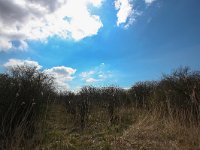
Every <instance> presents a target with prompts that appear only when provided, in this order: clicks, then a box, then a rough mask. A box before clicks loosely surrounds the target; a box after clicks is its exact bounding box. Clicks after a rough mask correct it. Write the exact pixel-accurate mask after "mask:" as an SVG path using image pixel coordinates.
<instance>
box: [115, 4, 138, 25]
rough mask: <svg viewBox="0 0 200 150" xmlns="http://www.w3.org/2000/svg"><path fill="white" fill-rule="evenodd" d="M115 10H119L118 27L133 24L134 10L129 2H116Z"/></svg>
mask: <svg viewBox="0 0 200 150" xmlns="http://www.w3.org/2000/svg"><path fill="white" fill-rule="evenodd" d="M115 9H116V10H118V12H117V26H119V25H120V24H131V23H132V22H133V14H134V9H133V5H132V4H131V3H130V1H129V0H115Z"/></svg>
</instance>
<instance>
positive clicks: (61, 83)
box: [3, 59, 76, 90]
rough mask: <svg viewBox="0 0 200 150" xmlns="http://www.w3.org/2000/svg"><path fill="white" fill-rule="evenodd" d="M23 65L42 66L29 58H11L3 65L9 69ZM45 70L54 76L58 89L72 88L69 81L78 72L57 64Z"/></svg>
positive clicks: (39, 67) (38, 67)
mask: <svg viewBox="0 0 200 150" xmlns="http://www.w3.org/2000/svg"><path fill="white" fill-rule="evenodd" d="M22 65H26V66H31V67H33V66H35V67H36V68H37V69H41V68H42V66H41V65H40V64H39V63H38V62H37V61H33V60H28V59H25V60H24V59H9V60H8V61H7V62H6V63H5V64H3V66H4V67H5V68H8V69H9V68H13V67H16V66H22ZM43 72H44V73H46V74H48V75H50V76H52V77H53V78H54V81H55V87H56V88H57V90H67V89H68V88H70V86H69V82H70V81H72V80H73V79H74V76H73V75H74V74H75V73H76V69H73V68H70V67H65V66H57V67H52V68H50V69H45V70H43Z"/></svg>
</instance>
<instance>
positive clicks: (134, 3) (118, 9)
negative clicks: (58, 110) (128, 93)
mask: <svg viewBox="0 0 200 150" xmlns="http://www.w3.org/2000/svg"><path fill="white" fill-rule="evenodd" d="M61 4H62V5H61ZM0 5H1V6H0V14H1V15H0V29H1V30H0V71H1V72H3V71H5V69H7V68H9V67H10V66H14V65H16V64H19V65H20V64H24V63H25V64H28V65H36V66H38V68H39V69H42V70H44V71H45V72H46V73H49V74H51V75H53V76H54V77H55V78H56V82H57V84H58V85H59V87H60V88H62V89H64V88H66V89H78V88H80V87H81V86H84V85H95V86H107V85H111V84H115V85H119V86H121V87H124V88H126V87H130V86H131V85H133V84H134V83H135V82H137V81H145V80H156V79H159V78H160V77H161V75H162V73H170V72H171V70H172V69H175V68H177V67H179V66H189V67H191V68H192V69H196V70H199V69H200V59H199V58H198V57H199V56H200V1H199V0H190V1H189V0H177V1H176V2H174V0H167V1H166V0H82V1H81V0H73V1H72V0H69V1H68V2H65V0H58V1H53V0H49V1H48V3H46V2H45V1H42V0H41V1H39V0H34V1H31V2H29V1H24V0H22V3H18V2H17V1H16V0H8V1H3V0H0ZM12 6H13V7H12ZM16 6H17V7H19V8H21V9H20V10H21V11H19V9H16ZM25 6H26V7H25ZM27 6H28V7H27ZM25 8H26V9H25ZM27 8H29V9H27ZM67 8H71V10H68V9H67ZM15 9H16V10H15ZM66 9H67V11H66ZM35 10H37V12H41V13H35V12H36V11H35ZM24 12H27V13H26V14H27V15H24ZM13 14H15V15H16V16H15V17H14V18H13V17H12V16H13ZM41 20H42V21H41ZM10 22H12V23H13V24H12V25H11V24H10Z"/></svg>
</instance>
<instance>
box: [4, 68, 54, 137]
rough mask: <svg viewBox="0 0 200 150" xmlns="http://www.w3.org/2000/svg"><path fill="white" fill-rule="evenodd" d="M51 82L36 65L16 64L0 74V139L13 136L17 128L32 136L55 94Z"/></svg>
mask: <svg viewBox="0 0 200 150" xmlns="http://www.w3.org/2000/svg"><path fill="white" fill-rule="evenodd" d="M52 85H53V79H52V78H51V77H49V76H47V75H45V74H44V73H43V72H41V71H39V70H38V69H37V68H36V67H30V66H18V67H14V68H10V69H9V72H8V73H5V74H0V123H1V126H0V140H5V139H7V138H9V137H12V136H13V135H14V134H15V132H16V130H17V129H19V128H21V129H23V132H25V133H24V134H25V135H26V136H31V134H32V133H33V132H34V124H35V123H36V120H37V118H38V116H39V115H40V114H41V113H42V110H44V109H45V107H46V104H47V101H48V100H49V99H50V97H52V95H53V94H54V89H53V86H52ZM25 129H26V130H25Z"/></svg>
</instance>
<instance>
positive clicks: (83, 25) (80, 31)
mask: <svg viewBox="0 0 200 150" xmlns="http://www.w3.org/2000/svg"><path fill="white" fill-rule="evenodd" d="M102 2H103V0H6V1H5V0H0V35H1V36H0V51H3V50H4V51H5V50H8V49H12V48H16V47H15V45H14V44H13V43H12V42H13V41H16V40H17V41H19V43H20V45H19V46H18V47H17V48H19V49H25V48H27V46H28V44H27V41H29V40H40V41H46V40H47V39H48V38H49V37H52V36H58V37H60V38H64V39H68V38H72V39H74V40H81V39H83V38H85V37H89V36H92V35H96V34H97V33H98V31H99V29H100V28H101V27H103V24H102V22H101V20H100V17H99V16H97V15H92V14H91V12H90V10H89V4H90V6H91V5H92V6H94V7H101V5H102Z"/></svg>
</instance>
